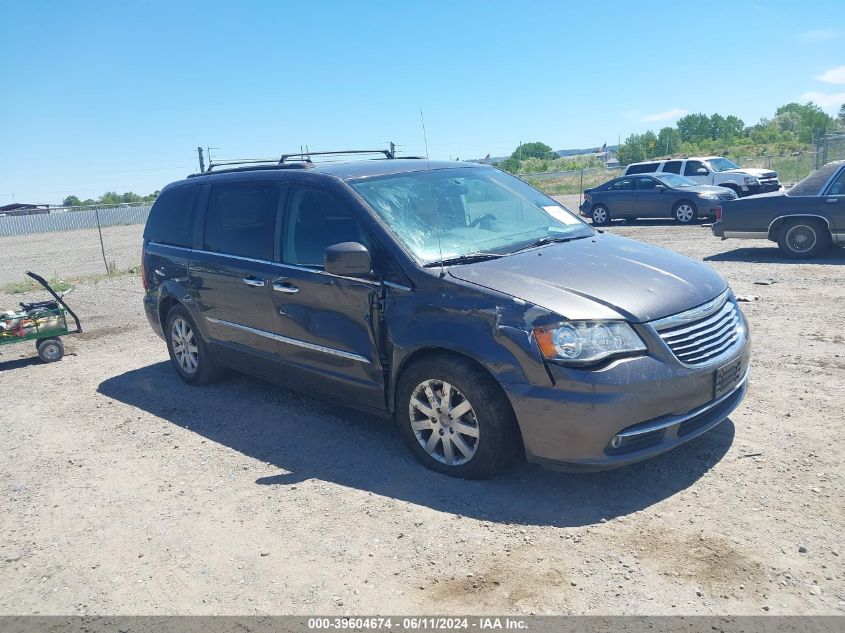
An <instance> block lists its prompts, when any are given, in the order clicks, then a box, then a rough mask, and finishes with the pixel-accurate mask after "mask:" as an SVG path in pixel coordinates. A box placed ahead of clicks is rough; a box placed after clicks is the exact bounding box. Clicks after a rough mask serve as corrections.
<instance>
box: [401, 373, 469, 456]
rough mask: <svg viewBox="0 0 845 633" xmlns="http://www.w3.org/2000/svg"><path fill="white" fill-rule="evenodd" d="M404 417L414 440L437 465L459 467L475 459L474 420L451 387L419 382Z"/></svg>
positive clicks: (462, 398) (465, 402) (437, 382)
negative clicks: (407, 418)
mask: <svg viewBox="0 0 845 633" xmlns="http://www.w3.org/2000/svg"><path fill="white" fill-rule="evenodd" d="M408 415H409V417H410V423H411V429H412V430H413V432H414V435H415V436H416V438H417V441H418V442H419V443H420V445H421V446H422V447H423V448H424V449H425V450H426V452H427V453H428V454H429V455H431V456H432V457H433V458H434V459H436V460H437V461H438V462H440V463H442V464H446V465H447V466H460V465H461V464H466V463H467V462H468V461H470V460H471V459H472V458H473V457H474V456H475V453H476V451H477V450H478V440H479V426H478V419H477V417H476V415H475V410H474V409H473V408H472V404H471V403H470V401H469V400H468V399H467V397H466V396H465V395H464V394H463V393H461V391H460V390H459V389H457V388H456V387H455V386H454V385H452V384H450V383H448V382H446V381H443V380H436V379H430V380H426V381H424V382H421V383H420V384H419V385H417V387H416V388H415V389H414V391H413V393H412V394H411V400H410V403H409V406H408Z"/></svg>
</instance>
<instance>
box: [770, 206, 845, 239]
mask: <svg viewBox="0 0 845 633" xmlns="http://www.w3.org/2000/svg"><path fill="white" fill-rule="evenodd" d="M801 218H805V219H810V220H822V221H824V228H826V229H827V232H828V235H829V236H830V235H831V231H830V220H829V219H828V218H826V217H824V216H823V215H818V214H815V213H800V212H799V213H788V214H786V215H779V216H778V217H776V218H775V219H774V220H772V221H771V222H770V223H769V229H768V231H767V235H768V239H769V240H770V241H773V242H777V240H778V237H779V236H780V230H781V229H782V228H783V225H784V224H785V223H786V222H789V221H790V220H798V219H801Z"/></svg>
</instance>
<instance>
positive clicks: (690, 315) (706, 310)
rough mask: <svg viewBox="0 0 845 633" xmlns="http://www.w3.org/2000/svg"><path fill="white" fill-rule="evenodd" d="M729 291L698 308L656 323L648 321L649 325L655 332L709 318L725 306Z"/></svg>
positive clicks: (658, 320)
mask: <svg viewBox="0 0 845 633" xmlns="http://www.w3.org/2000/svg"><path fill="white" fill-rule="evenodd" d="M730 293H731V291H730V288H728V289H727V290H725V291H724V292H722V293H721V294H720V295H719V296H718V297H716V298H715V299H711V300H710V301H708V302H707V303H702V304H701V305H700V306H696V307H695V308H692V309H691V310H687V311H686V312H679V313H678V314H673V315H671V316H667V317H664V318H662V319H657V320H656V321H650V322H649V325H651V326H652V327H653V328H654V329H655V330H658V331H660V330H665V329H667V328H670V327H676V326H678V325H683V324H684V323H689V322H690V321H698V320H700V319H703V318H705V317H708V316H710V315H711V314H713V313H714V312H718V311H719V310H721V309H722V307H723V306H724V305H725V302H726V301H727V300H728V296H729V295H730Z"/></svg>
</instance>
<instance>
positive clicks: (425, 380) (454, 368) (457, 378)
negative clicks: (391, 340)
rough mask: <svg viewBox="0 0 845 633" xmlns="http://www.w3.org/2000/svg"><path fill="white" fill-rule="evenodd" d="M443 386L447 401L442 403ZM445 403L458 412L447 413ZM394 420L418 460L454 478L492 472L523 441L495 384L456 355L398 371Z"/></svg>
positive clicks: (470, 477)
mask: <svg viewBox="0 0 845 633" xmlns="http://www.w3.org/2000/svg"><path fill="white" fill-rule="evenodd" d="M446 385H449V386H448V387H446ZM429 391H430V392H431V393H430V394H429ZM447 391H448V393H449V396H448V400H449V402H448V404H447V405H446V406H442V405H443V404H444V394H445V393H446V392H447ZM432 398H433V399H434V402H432ZM415 402H416V403H417V404H414V403H415ZM432 404H434V406H431V405H432ZM438 405H440V406H442V409H440V412H438V408H437V407H438ZM447 407H450V408H451V411H454V412H456V413H455V414H452V415H450V414H449V410H448V409H447ZM456 414H457V415H456ZM453 415H456V417H452V416H453ZM396 421H397V423H398V425H399V430H400V433H401V434H402V437H403V438H404V440H405V442H406V443H407V445H408V448H410V450H411V453H413V455H414V457H416V458H417V461H419V462H420V463H421V464H422V465H423V466H425V467H426V468H430V469H431V470H434V471H437V472H439V473H443V474H444V475H450V476H452V477H461V478H463V479H485V478H487V477H490V476H492V475H494V474H496V473H497V472H499V471H501V470H502V468H504V467H505V466H506V465H507V464H508V463H509V462H510V461H511V460H512V459H513V458H514V457H515V455H516V454H517V452H518V451H519V449H520V447H521V445H522V444H521V438H520V435H519V429H518V427H517V423H516V417H515V416H514V414H513V410H512V409H511V406H510V403H509V402H508V400H507V397H506V396H505V394H504V392H503V391H502V389H501V387H500V386H499V384H498V383H497V382H496V381H495V380H494V379H493V378H492V377H491V376H490V375H489V374H488V373H487V372H485V371H484V370H483V369H481V368H480V367H478V366H477V365H476V364H474V363H473V362H471V361H469V360H468V359H466V358H464V357H461V356H457V355H451V354H440V355H436V356H429V357H426V358H423V359H421V360H419V361H417V362H415V363H414V364H412V365H411V366H410V367H408V368H407V369H406V370H405V371H404V372H403V373H402V376H401V378H400V380H399V384H398V386H397V391H396ZM432 438H435V439H434V440H432ZM444 438H446V440H445V441H444ZM427 447H428V448H427ZM450 462H451V463H450Z"/></svg>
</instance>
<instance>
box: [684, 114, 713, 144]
mask: <svg viewBox="0 0 845 633" xmlns="http://www.w3.org/2000/svg"><path fill="white" fill-rule="evenodd" d="M677 125H678V133H679V134H680V135H681V140H682V141H683V142H685V143H700V142H701V141H703V140H704V139H706V138H710V117H708V116H707V115H706V114H687V115H686V116H682V117H681V118H680V119H678V124H677Z"/></svg>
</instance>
